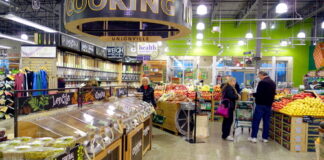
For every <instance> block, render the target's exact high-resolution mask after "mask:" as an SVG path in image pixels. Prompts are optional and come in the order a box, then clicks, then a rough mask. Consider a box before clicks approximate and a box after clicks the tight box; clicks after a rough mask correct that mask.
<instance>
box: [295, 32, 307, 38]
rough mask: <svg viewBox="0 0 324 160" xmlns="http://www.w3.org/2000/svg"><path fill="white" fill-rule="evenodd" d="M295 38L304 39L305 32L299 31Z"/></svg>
mask: <svg viewBox="0 0 324 160" xmlns="http://www.w3.org/2000/svg"><path fill="white" fill-rule="evenodd" d="M297 38H306V34H305V32H303V31H300V32H299V33H298V34H297Z"/></svg>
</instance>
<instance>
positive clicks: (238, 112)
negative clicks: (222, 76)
mask: <svg viewBox="0 0 324 160" xmlns="http://www.w3.org/2000/svg"><path fill="white" fill-rule="evenodd" d="M253 112H254V102H253V101H238V102H237V104H236V109H235V118H234V129H233V136H235V131H236V130H237V129H238V128H241V129H242V133H243V131H244V128H248V129H249V133H250V132H251V128H252V118H253Z"/></svg>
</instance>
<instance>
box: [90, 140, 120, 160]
mask: <svg viewBox="0 0 324 160" xmlns="http://www.w3.org/2000/svg"><path fill="white" fill-rule="evenodd" d="M105 159H109V160H122V139H118V140H117V141H115V142H114V143H112V144H111V145H109V146H108V147H107V148H106V149H105V150H103V151H101V152H100V153H99V154H97V156H96V157H95V158H94V159H93V160H105Z"/></svg>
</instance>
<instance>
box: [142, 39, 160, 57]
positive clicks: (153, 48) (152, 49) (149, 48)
mask: <svg viewBox="0 0 324 160" xmlns="http://www.w3.org/2000/svg"><path fill="white" fill-rule="evenodd" d="M157 52H158V44H157V43H147V42H143V43H138V44H137V53H138V54H141V55H148V54H154V53H157Z"/></svg>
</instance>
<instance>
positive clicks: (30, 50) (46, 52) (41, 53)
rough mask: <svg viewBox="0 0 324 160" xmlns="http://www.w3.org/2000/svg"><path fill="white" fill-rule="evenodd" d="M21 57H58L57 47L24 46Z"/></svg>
mask: <svg viewBox="0 0 324 160" xmlns="http://www.w3.org/2000/svg"><path fill="white" fill-rule="evenodd" d="M21 57H26V58H31V57H34V58H56V47H45V46H22V47H21Z"/></svg>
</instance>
